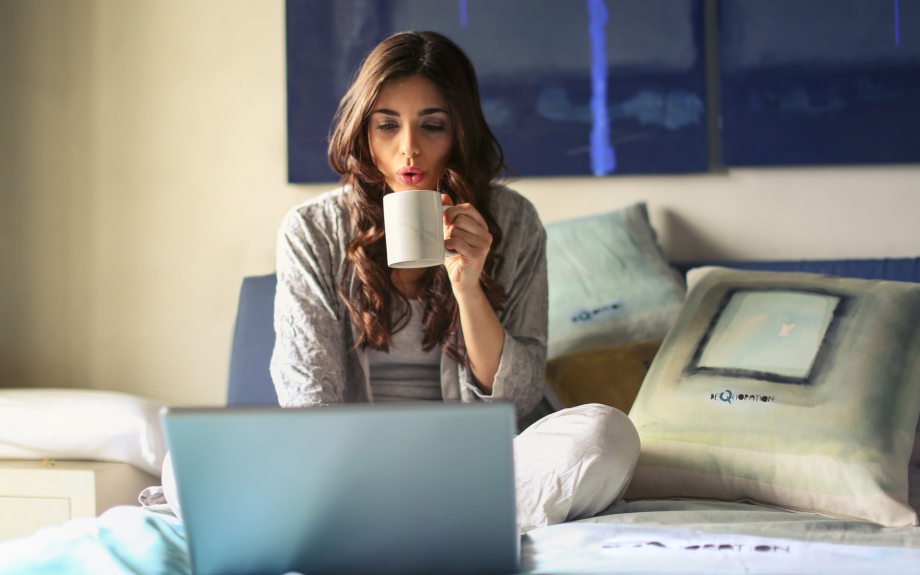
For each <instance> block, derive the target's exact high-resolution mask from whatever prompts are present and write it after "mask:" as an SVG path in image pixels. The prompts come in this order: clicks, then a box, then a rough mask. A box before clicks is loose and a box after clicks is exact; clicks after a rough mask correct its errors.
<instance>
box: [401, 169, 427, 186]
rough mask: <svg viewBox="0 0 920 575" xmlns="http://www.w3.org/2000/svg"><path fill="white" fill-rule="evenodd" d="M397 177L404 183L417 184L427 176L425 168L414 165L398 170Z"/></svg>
mask: <svg viewBox="0 0 920 575" xmlns="http://www.w3.org/2000/svg"><path fill="white" fill-rule="evenodd" d="M396 178H397V179H398V180H399V181H400V182H402V183H404V184H410V185H415V184H418V183H420V182H421V181H422V180H423V179H424V178H425V170H422V169H419V168H416V167H414V166H405V167H402V168H399V169H398V170H396Z"/></svg>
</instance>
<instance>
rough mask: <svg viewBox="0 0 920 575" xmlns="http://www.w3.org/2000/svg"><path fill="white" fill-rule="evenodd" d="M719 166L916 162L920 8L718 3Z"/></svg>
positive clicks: (899, 0) (918, 0)
mask: <svg viewBox="0 0 920 575" xmlns="http://www.w3.org/2000/svg"><path fill="white" fill-rule="evenodd" d="M719 51H720V82H721V84H720V87H721V94H720V101H721V105H720V107H721V120H722V134H721V135H722V144H721V145H722V163H723V164H724V165H726V166H744V165H749V166H752V165H790V164H844V163H883V162H917V161H920V0H807V1H803V0H770V1H769V2H767V1H763V0H721V2H720V3H719Z"/></svg>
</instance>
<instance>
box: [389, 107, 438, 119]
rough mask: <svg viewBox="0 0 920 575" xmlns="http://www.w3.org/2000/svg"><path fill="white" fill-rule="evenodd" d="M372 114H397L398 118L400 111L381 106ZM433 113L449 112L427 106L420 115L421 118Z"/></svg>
mask: <svg viewBox="0 0 920 575" xmlns="http://www.w3.org/2000/svg"><path fill="white" fill-rule="evenodd" d="M371 114H383V115H385V116H395V117H397V118H398V117H399V112H397V111H396V110H390V109H388V108H379V109H377V110H374V111H373V112H371ZM432 114H447V110H444V109H441V108H425V109H424V110H420V111H419V113H418V116H419V117H420V118H421V117H422V116H430V115H432Z"/></svg>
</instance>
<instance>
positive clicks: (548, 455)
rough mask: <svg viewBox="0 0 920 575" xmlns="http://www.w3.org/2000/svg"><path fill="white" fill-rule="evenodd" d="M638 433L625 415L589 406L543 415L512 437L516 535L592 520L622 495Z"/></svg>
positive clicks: (635, 456) (635, 453)
mask: <svg viewBox="0 0 920 575" xmlns="http://www.w3.org/2000/svg"><path fill="white" fill-rule="evenodd" d="M638 457H639V434H638V433H637V432H636V428H635V426H633V424H632V421H630V419H629V418H628V417H626V415H625V414H624V413H623V412H621V411H619V410H617V409H615V408H613V407H610V406H607V405H601V404H599V403H588V404H585V405H579V406H576V407H570V408H568V409H563V410H561V411H557V412H555V413H552V414H550V415H547V416H546V417H544V418H543V419H541V420H539V421H537V422H536V423H534V424H533V425H531V426H530V427H528V428H527V429H525V430H524V432H523V433H521V434H520V435H518V436H517V437H515V438H514V477H515V495H516V498H517V520H518V527H519V528H520V530H521V533H526V532H527V531H530V530H531V529H536V528H537V527H545V526H547V525H555V524H557V523H562V522H563V521H574V520H576V519H584V518H587V517H594V516H595V515H597V514H598V513H599V512H601V511H603V510H604V509H606V508H607V507H608V506H610V505H611V504H612V503H614V502H615V501H617V500H619V499H620V497H622V496H623V493H625V492H626V487H627V485H629V481H630V479H631V478H632V475H633V470H634V469H635V466H636V459H638Z"/></svg>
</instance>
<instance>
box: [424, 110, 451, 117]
mask: <svg viewBox="0 0 920 575" xmlns="http://www.w3.org/2000/svg"><path fill="white" fill-rule="evenodd" d="M438 113H440V114H447V110H442V109H441V108H425V109H424V110H422V111H421V112H419V113H418V115H419V117H421V116H430V115H432V114H438Z"/></svg>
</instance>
